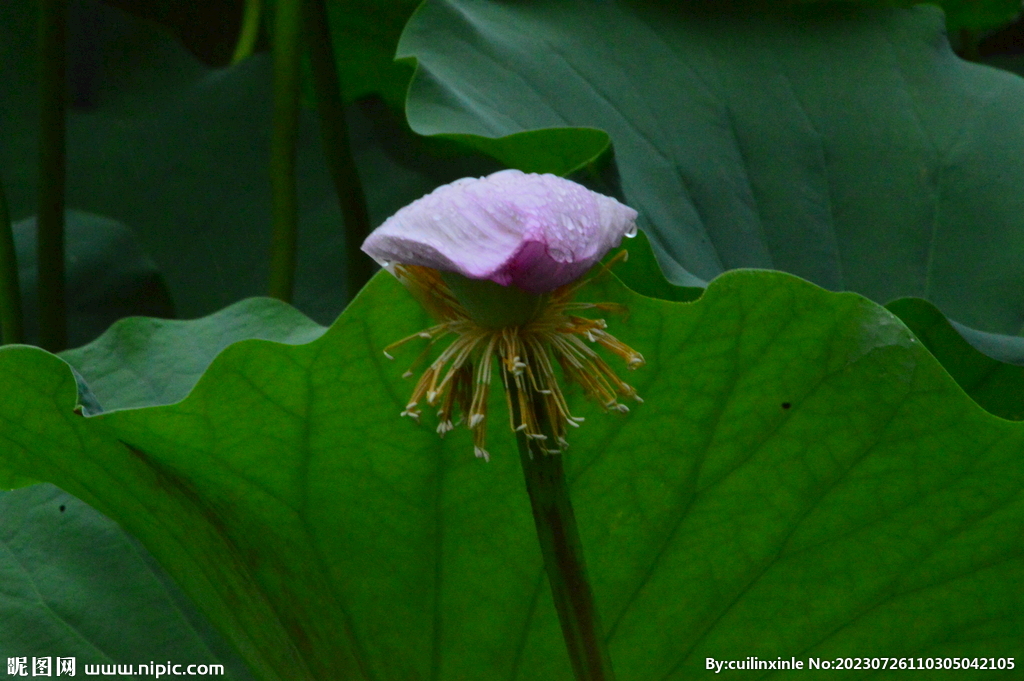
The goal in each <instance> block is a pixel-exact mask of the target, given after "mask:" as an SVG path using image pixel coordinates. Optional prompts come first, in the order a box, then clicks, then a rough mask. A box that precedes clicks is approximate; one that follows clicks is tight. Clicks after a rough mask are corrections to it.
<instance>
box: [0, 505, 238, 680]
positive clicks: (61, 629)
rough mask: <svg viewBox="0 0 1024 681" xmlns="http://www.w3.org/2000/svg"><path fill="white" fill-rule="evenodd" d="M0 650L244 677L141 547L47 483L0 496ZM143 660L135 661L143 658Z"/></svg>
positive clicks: (231, 656)
mask: <svg viewBox="0 0 1024 681" xmlns="http://www.w3.org/2000/svg"><path fill="white" fill-rule="evenodd" d="M0 518H3V524H2V525H0V575H2V578H0V585H2V587H0V612H3V617H0V652H3V653H6V655H5V657H6V656H13V657H26V658H29V659H31V658H32V657H50V658H51V659H52V657H53V656H58V657H74V658H76V660H77V661H78V664H77V665H76V667H77V673H78V674H82V673H83V671H84V669H83V667H82V666H81V665H83V664H84V663H86V662H87V663H89V664H93V663H95V664H136V663H139V662H149V661H150V660H153V659H156V660H160V661H161V662H162V661H165V660H173V661H174V662H176V663H177V662H180V663H184V664H188V663H195V664H207V665H210V664H223V665H225V666H226V668H227V673H226V674H225V677H226V678H228V679H249V678H251V677H250V675H249V674H248V672H247V671H246V670H245V668H244V667H243V666H242V665H241V663H240V660H238V659H237V655H235V654H234V652H233V651H232V650H231V649H230V647H228V646H227V645H226V644H225V642H224V641H223V640H222V639H221V638H220V637H219V636H217V634H216V632H214V631H212V630H211V629H210V626H209V625H208V624H206V623H205V622H204V621H203V620H202V619H201V618H199V617H198V613H196V612H195V606H193V605H192V603H190V602H189V601H188V600H187V599H186V598H185V596H184V595H183V594H182V593H181V592H180V590H179V589H178V588H177V587H176V586H175V585H174V584H173V583H172V582H170V581H169V580H168V578H167V576H166V575H164V573H163V571H162V570H161V569H160V567H159V566H158V565H156V564H155V563H154V562H153V559H152V558H151V557H150V556H149V555H148V553H147V552H146V550H145V549H144V548H143V547H141V546H139V545H138V542H136V541H135V540H134V539H133V538H131V537H130V536H128V535H127V534H125V532H124V530H122V529H121V528H120V527H118V526H117V525H116V524H115V523H114V522H112V521H111V520H109V519H108V518H104V517H103V516H102V515H100V514H99V513H97V512H96V511H95V510H93V509H92V508H90V507H89V506H88V505H86V504H84V503H82V502H81V501H79V500H78V499H76V498H74V497H73V496H71V495H70V494H68V493H66V492H62V491H60V490H58V489H56V488H55V487H53V486H52V485H35V486H33V487H28V488H26V489H20V490H15V491H13V492H0ZM143 656H145V659H143Z"/></svg>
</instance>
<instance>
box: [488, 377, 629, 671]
mask: <svg viewBox="0 0 1024 681" xmlns="http://www.w3.org/2000/svg"><path fill="white" fill-rule="evenodd" d="M507 384H508V389H509V392H510V393H511V402H512V404H513V405H518V404H519V398H518V395H517V388H516V386H515V382H514V381H512V380H509V381H508V383H507ZM513 409H516V410H517V407H515V406H514V407H513ZM544 414H545V412H544V410H543V409H541V410H538V414H537V415H538V419H539V420H540V421H541V423H540V424H539V425H540V426H541V430H542V432H544V433H546V434H548V437H549V439H550V438H552V437H553V435H552V434H551V427H550V425H549V424H548V423H547V422H546V416H544ZM516 422H517V423H518V422H519V419H518V417H517V418H516ZM516 441H517V443H518V444H519V458H520V461H521V463H522V465H523V474H524V476H525V478H526V491H527V492H528V493H529V495H530V506H531V507H532V508H533V521H534V524H535V525H536V528H537V540H538V542H539V543H540V550H541V554H542V555H543V556H544V569H545V570H546V571H547V573H548V583H549V584H551V595H552V596H553V597H554V601H555V609H556V610H557V611H558V619H559V622H560V623H561V625H562V637H563V638H564V639H565V647H566V649H567V651H568V653H569V661H570V662H571V663H572V670H573V674H574V676H575V677H576V681H613V680H614V679H615V674H614V673H613V672H612V664H611V657H610V656H609V655H608V646H607V645H606V643H605V639H604V630H603V629H602V628H601V622H600V620H599V618H598V614H597V607H596V606H595V604H594V594H593V591H592V590H591V588H590V582H589V581H588V580H587V568H586V562H585V560H584V557H583V545H582V543H581V542H580V534H579V529H578V528H577V527H576V516H575V514H574V513H573V510H572V502H571V501H570V499H569V486H568V483H567V482H566V479H565V470H564V469H563V467H562V455H561V454H545V453H543V452H541V451H540V449H539V448H538V447H536V446H535V445H534V444H533V443H532V442H531V441H530V440H529V439H528V438H527V437H526V436H525V435H524V434H523V433H516Z"/></svg>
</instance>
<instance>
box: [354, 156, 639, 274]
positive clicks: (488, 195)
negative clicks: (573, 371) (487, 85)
mask: <svg viewBox="0 0 1024 681" xmlns="http://www.w3.org/2000/svg"><path fill="white" fill-rule="evenodd" d="M634 220H636V211H635V210H633V209H632V208H629V207H628V206H624V205H622V204H621V203H619V202H618V201H616V200H615V199H613V198H610V197H607V196H604V195H603V194H598V193H596V192H592V191H590V190H589V189H587V188H586V187H583V186H581V185H578V184H576V183H575V182H571V181H569V180H566V179H563V178H561V177H556V176H555V175H535V174H530V175H527V174H525V173H522V172H520V171H518V170H502V171H500V172H497V173H494V174H493V175H488V176H487V177H483V178H480V179H476V178H469V177H467V178H463V179H461V180H457V181H455V182H453V183H451V184H448V185H444V186H443V187H439V188H437V189H435V190H434V191H433V192H431V193H430V194H427V195H426V196H424V197H423V198H421V199H418V200H417V201H414V202H412V203H411V204H409V205H408V206H406V207H405V208H403V209H401V210H400V211H398V212H397V213H395V214H394V215H393V216H391V217H390V218H388V219H387V220H386V221H385V222H384V224H382V225H381V226H380V227H378V228H377V229H376V230H374V232H373V234H371V235H370V236H369V238H367V239H366V242H365V243H364V244H363V251H365V252H366V253H367V254H368V255H370V257H372V258H373V259H375V260H376V261H377V262H379V263H381V264H390V263H402V264H405V265H422V266H424V267H430V268H433V269H436V270H441V271H445V272H455V273H458V274H461V275H462V276H464V277H467V278H469V279H489V280H491V281H493V282H495V283H497V284H501V285H502V286H509V285H510V284H511V285H514V286H517V287H518V288H520V289H522V290H524V291H528V292H530V293H546V292H549V291H553V290H555V289H556V288H558V287H559V286H562V285H563V284H567V283H569V282H571V281H574V280H576V279H578V278H579V277H580V276H581V275H582V274H583V273H585V272H586V271H587V270H589V269H590V268H591V267H592V266H593V265H594V263H596V262H597V261H598V260H600V259H601V258H602V257H603V256H604V254H605V253H607V252H608V250H609V249H611V248H613V247H615V246H618V245H619V242H620V241H621V240H622V237H623V236H629V235H635V234H636V224H635V223H634Z"/></svg>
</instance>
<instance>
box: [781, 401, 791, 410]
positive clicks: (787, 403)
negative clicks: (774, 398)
mask: <svg viewBox="0 0 1024 681" xmlns="http://www.w3.org/2000/svg"><path fill="white" fill-rule="evenodd" d="M792 406H793V405H792V404H790V403H789V402H783V403H782V408H783V409H789V408H790V407H792Z"/></svg>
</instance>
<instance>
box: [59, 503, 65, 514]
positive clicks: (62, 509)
mask: <svg viewBox="0 0 1024 681" xmlns="http://www.w3.org/2000/svg"><path fill="white" fill-rule="evenodd" d="M60 512H61V513H63V512H64V504H61V505H60Z"/></svg>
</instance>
